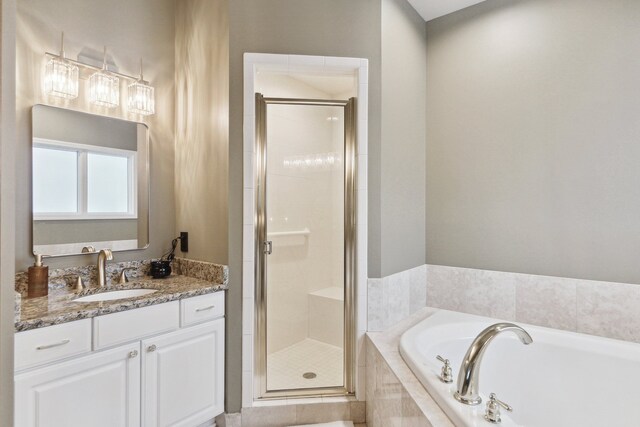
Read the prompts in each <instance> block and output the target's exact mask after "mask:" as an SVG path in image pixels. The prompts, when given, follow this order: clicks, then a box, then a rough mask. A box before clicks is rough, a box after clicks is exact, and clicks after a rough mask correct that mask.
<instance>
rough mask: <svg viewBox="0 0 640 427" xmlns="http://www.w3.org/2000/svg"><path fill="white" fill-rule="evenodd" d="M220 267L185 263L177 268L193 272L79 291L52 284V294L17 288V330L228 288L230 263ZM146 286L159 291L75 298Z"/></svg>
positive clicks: (142, 278)
mask: <svg viewBox="0 0 640 427" xmlns="http://www.w3.org/2000/svg"><path fill="white" fill-rule="evenodd" d="M211 265H212V266H213V265H214V264H211ZM216 267H217V269H218V271H219V272H218V273H217V274H216V275H215V276H211V275H210V274H191V273H190V272H188V271H186V269H184V266H183V268H182V269H179V268H178V269H176V270H178V272H182V273H186V274H189V276H186V275H171V276H169V277H166V278H164V279H152V278H151V277H149V276H143V277H140V276H138V277H135V278H132V279H131V282H130V283H126V284H124V285H115V284H113V285H110V286H108V287H105V288H97V287H95V286H94V287H89V288H88V289H85V290H83V291H82V292H79V293H76V292H74V291H73V290H72V288H71V287H51V286H50V288H49V295H48V296H44V297H38V298H25V297H24V296H23V297H22V298H19V295H20V293H19V292H16V294H17V295H16V318H15V331H16V332H21V331H27V330H29V329H36V328H42V327H45V326H51V325H57V324H60V323H65V322H71V321H74V320H79V319H87V318H91V317H95V316H101V315H104V314H110V313H117V312H120V311H126V310H131V309H134V308H140V307H146V306H149V305H154V304H161V303H164V302H169V301H175V300H179V299H182V298H189V297H194V296H198V295H204V294H209V293H212V292H218V291H221V290H225V289H227V288H228V272H227V267H226V266H217V265H216ZM191 276H199V277H191ZM145 288H146V289H157V292H153V293H151V294H147V295H143V296H139V297H134V298H126V299H119V300H111V301H96V302H74V300H75V299H76V298H79V297H82V296H85V295H92V294H96V293H100V292H108V291H114V290H121V289H145Z"/></svg>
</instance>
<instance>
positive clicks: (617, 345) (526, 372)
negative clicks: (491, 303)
mask: <svg viewBox="0 0 640 427" xmlns="http://www.w3.org/2000/svg"><path fill="white" fill-rule="evenodd" d="M499 321H500V320H498V319H491V318H488V317H479V316H473V315H469V314H463V313H456V312H452V311H445V310H441V311H438V312H436V313H435V314H433V315H432V316H430V317H428V318H426V319H424V320H423V321H421V322H420V323H418V324H417V325H415V326H414V327H412V328H411V329H409V330H407V331H406V332H405V333H404V334H403V335H402V338H401V340H400V348H399V350H400V354H401V355H402V358H403V359H404V360H405V362H406V363H407V364H408V365H409V367H410V368H411V370H412V371H413V373H414V374H415V375H416V377H417V378H418V379H419V380H420V382H421V383H422V385H424V387H425V388H426V389H427V391H428V392H429V394H430V395H431V396H432V397H433V398H434V400H435V401H436V402H437V403H438V405H440V407H441V408H442V409H443V411H444V412H445V413H446V414H447V416H448V417H449V418H450V419H451V421H452V422H453V423H454V424H455V425H456V426H490V425H492V424H490V423H489V422H487V421H485V420H484V409H485V403H486V401H487V400H488V396H489V393H496V395H497V396H498V398H499V399H500V400H502V401H504V402H506V403H508V404H509V405H511V406H512V407H513V412H511V413H510V412H507V411H504V410H502V424H501V425H503V426H535V427H556V426H557V427H560V426H562V427H573V426H580V427H586V426H594V427H609V426H611V427H624V426H640V392H639V390H640V344H634V343H629V342H625V341H617V340H612V339H607V338H599V337H595V336H591V335H583V334H578V333H573V332H565V331H560V330H556V329H549V328H542V327H539V326H532V325H527V324H524V323H519V322H513V323H516V324H517V325H519V326H522V327H523V328H524V329H526V330H527V332H529V334H530V335H531V337H532V338H533V343H532V344H530V345H523V344H522V343H521V342H520V341H519V340H518V338H517V337H516V336H515V335H514V334H513V333H511V332H504V333H503V334H501V335H499V336H497V337H496V338H495V339H494V340H493V341H492V342H491V343H490V344H489V347H488V348H487V351H486V353H485V355H484V359H483V361H482V365H481V370H480V380H479V390H480V396H481V397H482V400H483V402H482V403H481V404H480V405H477V406H468V405H463V404H461V403H459V402H458V401H457V400H455V399H454V397H453V393H454V392H455V391H456V383H457V378H458V372H459V369H460V364H461V362H462V358H463V357H464V355H465V353H466V351H467V348H468V347H469V345H470V344H471V341H473V339H474V338H475V337H476V336H477V334H478V333H479V332H480V331H482V330H483V329H484V328H486V327H487V326H489V325H491V324H493V323H497V322H499ZM437 355H442V356H443V357H444V358H446V359H449V360H450V361H451V367H452V369H453V383H451V384H445V383H443V382H441V381H440V380H439V378H438V376H439V374H440V369H441V366H442V364H441V363H440V362H439V361H437V360H436V356H437Z"/></svg>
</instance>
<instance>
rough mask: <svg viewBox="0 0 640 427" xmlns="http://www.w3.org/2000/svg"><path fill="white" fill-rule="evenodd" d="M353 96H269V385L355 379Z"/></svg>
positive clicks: (265, 184) (277, 388)
mask: <svg viewBox="0 0 640 427" xmlns="http://www.w3.org/2000/svg"><path fill="white" fill-rule="evenodd" d="M344 104H345V103H342V102H341V103H340V104H339V105H324V104H320V105H317V104H313V103H312V102H308V103H300V102H297V103H286V102H284V100H283V102H277V103H269V102H267V103H266V104H265V111H264V115H265V117H264V118H265V129H264V130H265V132H264V135H265V138H264V144H263V145H264V146H263V150H262V156H261V159H262V162H263V164H262V171H261V172H262V180H261V183H262V186H261V188H262V190H263V191H262V193H260V192H259V194H262V197H263V200H262V202H263V203H260V201H259V203H258V204H259V205H262V206H261V207H262V209H261V210H260V209H259V211H261V214H259V216H260V217H261V221H260V220H259V221H258V222H259V223H261V225H262V231H263V233H262V237H264V238H263V239H261V242H259V243H260V246H261V247H260V248H259V251H261V252H262V259H263V263H262V266H263V276H262V283H261V288H262V298H263V301H262V302H263V312H262V315H263V316H264V317H263V319H262V320H263V330H264V336H263V337H262V340H261V343H262V346H263V348H262V349H260V350H261V351H262V352H263V354H262V356H263V361H262V362H263V364H264V372H263V375H264V378H263V390H262V392H263V393H262V394H264V393H267V394H268V393H286V394H287V395H290V394H291V393H293V394H295V392H296V391H301V390H309V391H311V390H319V389H325V390H326V389H335V390H342V389H345V386H346V382H345V372H346V369H345V318H346V317H345V312H346V310H345V295H346V292H345V283H346V281H345V277H346V274H345V247H346V246H345V218H346V217H347V215H345V214H346V210H345V200H349V199H348V198H346V191H348V190H346V188H347V187H346V185H345V184H346V176H347V174H346V173H345V172H346V170H347V168H346V167H345V155H350V154H351V152H350V151H348V150H346V146H345V140H346V138H345V111H346V109H345V105H344ZM345 153H347V154H345ZM347 163H349V162H347ZM259 187H260V184H259Z"/></svg>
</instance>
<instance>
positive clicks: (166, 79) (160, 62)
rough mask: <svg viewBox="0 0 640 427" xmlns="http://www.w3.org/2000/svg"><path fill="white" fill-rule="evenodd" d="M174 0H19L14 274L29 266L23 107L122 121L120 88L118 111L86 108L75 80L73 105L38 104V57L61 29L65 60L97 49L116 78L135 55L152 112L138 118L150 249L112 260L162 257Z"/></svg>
mask: <svg viewBox="0 0 640 427" xmlns="http://www.w3.org/2000/svg"><path fill="white" fill-rule="evenodd" d="M174 12H175V11H174V0H133V1H130V0H129V1H128V0H115V1H109V2H100V1H86V0H60V1H55V2H51V1H48V0H21V1H20V2H18V11H17V70H18V75H19V78H18V79H17V83H16V84H17V106H16V107H17V144H16V153H17V154H16V166H17V177H16V183H17V186H16V192H17V198H16V205H15V209H16V225H15V230H16V259H15V265H16V269H17V270H24V269H25V268H27V267H28V266H29V265H30V264H32V263H33V255H32V250H31V249H32V246H31V245H32V237H31V138H32V135H31V108H32V106H33V105H35V104H41V103H50V104H54V105H56V106H60V107H65V108H70V109H74V110H78V111H84V112H90V113H95V114H102V115H106V116H111V117H116V118H122V119H127V120H139V117H137V116H135V115H131V114H129V113H127V112H126V106H125V104H126V95H125V83H124V82H121V87H120V90H121V99H120V101H121V106H120V107H119V108H117V109H114V110H106V109H104V108H100V107H95V106H92V105H90V104H89V102H88V97H87V96H86V93H87V89H88V84H87V80H83V79H81V80H80V91H81V93H80V96H79V97H78V98H77V99H75V100H73V101H57V100H55V99H49V100H48V99H45V98H44V97H43V95H42V92H41V88H40V83H41V72H42V64H43V61H44V60H45V57H44V52H47V51H50V52H56V51H58V50H59V40H60V31H62V30H64V31H65V41H66V46H65V50H66V53H67V56H69V57H71V58H74V59H75V58H76V57H77V55H78V53H80V52H83V53H85V54H87V53H88V54H92V55H93V56H94V57H98V58H99V57H100V56H101V52H102V48H103V46H104V45H106V46H108V48H109V51H110V56H111V57H112V58H113V61H114V62H115V63H116V65H117V66H118V67H119V70H120V71H121V72H124V73H128V74H133V75H136V74H137V73H138V71H139V63H140V57H142V58H143V59H144V63H145V79H146V80H149V81H150V82H151V84H152V85H153V86H154V87H155V88H156V114H155V115H154V116H150V117H148V118H147V119H145V120H144V121H145V123H146V124H148V126H149V129H150V134H149V135H150V145H151V148H150V151H151V160H150V161H151V204H150V211H151V219H150V230H151V231H150V247H149V249H147V250H143V251H133V252H119V253H117V254H116V255H115V259H116V261H124V260H130V259H149V258H154V257H159V256H160V255H162V253H163V252H165V251H166V250H167V249H168V248H169V247H170V243H171V239H172V238H173V237H175V215H174V214H175V208H174V207H175V200H174V116H175V110H174V100H175V96H174V90H175V87H174V72H175V67H174V38H175V37H174V36H175V31H174ZM93 262H95V256H87V255H83V256H75V257H64V258H50V259H47V264H49V265H51V266H53V267H62V266H69V265H83V264H90V263H93Z"/></svg>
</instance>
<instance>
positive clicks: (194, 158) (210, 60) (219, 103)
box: [175, 0, 229, 264]
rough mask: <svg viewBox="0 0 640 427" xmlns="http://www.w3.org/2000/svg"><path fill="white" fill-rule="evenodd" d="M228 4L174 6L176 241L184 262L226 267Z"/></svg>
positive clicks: (208, 0)
mask: <svg viewBox="0 0 640 427" xmlns="http://www.w3.org/2000/svg"><path fill="white" fill-rule="evenodd" d="M228 14H229V12H228V0H181V1H178V2H176V42H175V46H176V59H175V63H176V144H175V153H176V154H175V155H176V161H175V182H176V192H175V200H176V235H177V233H179V232H181V231H186V232H189V252H188V253H184V254H182V256H183V257H185V258H190V259H196V260H201V261H209V262H215V263H219V264H226V263H227V251H228V230H227V228H228V218H227V215H228V209H227V198H228V151H229V18H228Z"/></svg>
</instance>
